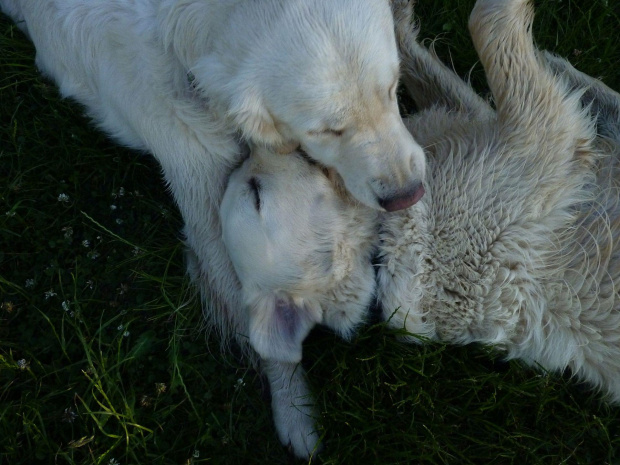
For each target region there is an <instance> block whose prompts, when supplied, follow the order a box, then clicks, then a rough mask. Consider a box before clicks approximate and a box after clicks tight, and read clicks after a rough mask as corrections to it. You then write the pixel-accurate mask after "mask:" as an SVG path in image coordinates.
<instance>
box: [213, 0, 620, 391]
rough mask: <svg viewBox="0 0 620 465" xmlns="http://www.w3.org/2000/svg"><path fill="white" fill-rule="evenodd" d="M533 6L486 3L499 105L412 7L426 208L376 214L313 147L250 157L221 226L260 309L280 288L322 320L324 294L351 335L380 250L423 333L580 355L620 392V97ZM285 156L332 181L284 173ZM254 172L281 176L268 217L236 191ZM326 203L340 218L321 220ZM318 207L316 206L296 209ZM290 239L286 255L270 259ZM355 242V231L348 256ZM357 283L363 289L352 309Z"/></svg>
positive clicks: (532, 352)
mask: <svg viewBox="0 0 620 465" xmlns="http://www.w3.org/2000/svg"><path fill="white" fill-rule="evenodd" d="M532 17H533V13H532V8H531V5H529V2H528V1H527V0H479V1H478V3H477V4H476V7H475V9H474V11H473V13H472V16H471V20H470V30H471V33H472V38H473V41H474V44H475V47H476V50H477V51H478V54H479V57H480V60H481V62H482V65H483V66H484V69H485V71H486V75H487V79H488V82H489V86H490V89H491V91H492V94H493V97H494V99H495V103H496V107H497V111H496V112H494V111H493V110H492V109H491V107H490V106H489V105H488V104H487V103H486V102H485V101H483V100H482V99H481V98H480V97H478V96H477V95H476V94H475V93H474V92H473V91H472V89H471V88H470V87H469V86H468V85H467V84H465V83H464V82H463V81H462V80H460V79H458V78H457V77H456V76H455V75H454V74H453V73H452V72H451V71H450V70H449V69H447V68H446V67H445V66H444V65H443V64H441V63H440V62H439V61H438V60H437V59H436V58H435V57H434V56H433V55H432V54H431V53H429V52H428V51H427V50H426V49H424V48H423V47H421V46H420V45H419V44H417V43H416V42H415V35H416V32H415V31H412V30H411V27H410V25H409V18H410V16H409V15H407V14H405V15H403V16H402V18H401V19H400V21H399V23H398V30H399V37H400V38H401V49H402V53H403V63H404V65H405V70H404V76H403V80H404V82H405V84H406V85H407V86H408V88H409V91H410V93H411V94H412V97H413V99H414V101H415V103H416V105H417V106H418V107H419V108H421V109H422V111H421V112H420V113H419V114H417V115H416V116H414V117H413V118H411V119H410V120H408V122H407V124H408V127H409V128H410V129H411V131H412V132H413V134H414V136H415V137H416V138H417V140H419V141H421V142H423V144H424V145H425V146H426V147H427V148H428V153H429V154H430V155H431V156H430V157H429V178H430V179H429V181H428V185H427V194H426V195H425V196H424V198H423V199H422V200H421V201H420V202H418V203H417V204H416V205H415V206H412V207H411V208H409V209H407V210H403V211H401V212H397V213H388V214H383V215H382V216H381V218H380V221H379V222H378V223H377V222H375V221H374V219H375V218H376V215H377V214H376V213H375V212H373V211H371V210H368V209H365V208H363V207H360V206H355V207H352V206H351V205H349V204H347V200H346V196H347V194H346V193H345V192H343V191H342V189H340V188H339V186H336V187H334V188H332V189H331V190H329V189H326V187H325V183H326V182H327V179H326V177H325V174H324V173H323V172H322V171H321V168H320V167H318V166H310V165H308V166H306V168H303V165H304V164H307V162H306V161H304V159H303V158H300V157H297V158H296V157H289V158H286V159H285V160H279V161H278V163H277V164H275V165H274V166H271V165H270V163H269V160H272V158H269V157H265V156H259V158H258V160H252V158H250V160H248V161H247V162H246V164H245V165H244V166H243V167H242V168H241V171H240V172H239V173H237V174H235V176H233V177H231V182H230V186H229V189H228V191H227V193H226V201H227V202H231V203H234V204H235V205H236V208H227V209H226V214H224V215H223V221H224V223H223V226H224V231H225V232H226V235H225V238H226V244H227V246H229V247H230V248H231V249H233V248H234V249H235V250H236V253H235V254H234V255H233V262H234V265H235V268H236V269H237V270H239V275H240V278H241V283H242V287H243V290H244V295H245V296H246V299H248V300H247V303H248V304H249V305H253V304H254V303H257V304H258V305H260V302H261V299H264V297H262V296H263V295H265V294H268V293H269V292H271V294H272V296H274V295H278V296H287V297H286V298H288V299H290V300H293V301H295V302H296V303H297V305H296V307H295V312H294V314H293V315H291V314H290V313H289V312H287V313H286V314H285V315H286V316H285V318H284V319H285V320H286V321H287V322H291V327H293V328H295V327H296V325H297V324H300V322H303V321H305V320H307V319H312V318H314V319H315V320H316V317H315V316H314V315H315V313H314V310H308V309H306V308H305V307H304V306H303V305H302V304H303V302H305V301H306V300H308V301H310V302H320V303H319V304H318V305H320V306H321V309H322V312H323V315H324V320H325V322H328V324H330V323H329V321H333V318H334V314H336V315H338V314H340V313H341V312H343V313H342V315H343V316H344V315H347V318H342V317H341V318H340V319H339V320H337V323H336V324H335V325H334V324H333V323H332V324H331V325H332V326H335V327H336V328H337V330H339V331H340V332H346V331H347V330H348V328H350V327H351V326H352V325H354V324H355V323H356V321H357V318H356V317H355V316H353V317H351V316H348V315H349V314H350V313H349V312H352V313H353V315H356V314H357V312H359V311H360V310H359V308H358V307H357V305H358V304H364V303H365V302H367V301H368V299H369V296H370V295H371V294H372V288H371V287H370V286H369V285H368V283H367V282H366V281H365V280H366V279H368V275H369V274H370V271H369V270H370V269H371V268H372V265H371V262H370V260H367V261H366V263H365V265H364V266H363V267H355V266H354V265H353V263H355V262H356V261H358V262H359V260H366V258H367V257H368V255H369V254H372V248H373V247H377V246H378V248H379V261H380V264H379V268H378V277H377V293H378V297H379V299H380V301H381V303H382V305H383V308H384V317H385V319H386V320H388V324H389V325H391V326H393V327H396V328H405V329H406V330H407V331H408V332H409V333H411V334H412V335H411V337H409V338H408V340H410V341H419V340H420V339H419V338H418V337H417V336H414V334H415V335H423V336H426V337H428V338H431V339H436V340H442V341H448V342H453V343H458V344H464V343H469V342H474V341H479V342H483V343H487V344H496V345H497V346H498V347H499V348H501V349H504V350H506V352H507V355H508V357H509V358H521V359H523V360H524V361H526V362H528V363H532V364H540V365H542V366H543V367H545V368H547V369H551V370H564V369H566V368H569V369H570V370H571V371H572V373H573V374H574V375H575V376H576V377H577V378H580V379H582V380H585V381H587V382H589V383H590V384H592V385H594V386H596V387H600V388H602V389H603V390H604V391H605V392H606V393H608V394H609V395H610V397H611V399H612V400H613V401H616V402H620V297H619V295H618V287H619V286H620V95H619V94H617V93H616V92H614V91H612V90H611V89H609V88H607V87H606V86H605V85H603V84H602V83H601V82H599V81H596V80H594V79H592V78H590V77H589V76H586V75H584V74H582V73H579V72H578V71H576V70H575V69H574V68H572V67H571V65H570V64H569V63H568V62H567V61H565V60H562V59H560V58H557V57H553V56H551V55H546V54H541V53H540V52H538V51H537V50H536V49H535V48H534V46H533V42H532V37H531V22H532ZM282 163H284V164H287V165H290V166H289V168H288V170H294V171H298V172H304V171H303V170H304V169H305V170H306V171H309V173H308V174H306V175H305V176H308V177H314V178H317V179H319V178H320V177H321V176H323V180H316V181H312V182H307V183H304V184H299V185H298V186H294V187H293V186H290V185H287V184H283V183H282V182H281V180H279V179H277V178H278V176H279V175H278V173H279V172H280V171H281V170H284V169H286V168H283V167H282V166H281V164H282ZM256 176H258V178H257V179H259V180H262V179H266V180H268V181H266V182H265V189H264V191H263V192H262V195H261V197H260V213H254V212H252V211H251V206H248V205H245V204H246V203H249V204H251V203H252V197H251V195H252V194H251V193H250V194H247V196H248V197H244V196H243V194H242V193H241V192H240V191H239V188H238V184H239V183H244V182H247V180H248V179H250V180H251V179H253V178H254V177H256ZM297 187H298V188H297ZM249 191H250V192H251V189H250V190H249ZM343 196H344V198H343ZM282 197H286V198H287V201H286V202H276V201H274V200H273V199H280V198H282ZM319 199H320V200H319ZM318 202H321V207H322V208H321V215H322V216H323V217H326V218H328V220H325V221H320V220H319V218H316V216H315V215H316V213H315V212H316V211H317V210H318V209H319V207H317V203H318ZM330 209H331V210H333V211H332V212H331V213H329V212H328V211H326V210H330ZM256 214H260V217H261V218H264V219H265V220H264V221H258V220H256V217H255V215H256ZM351 215H354V218H351ZM304 217H309V218H312V219H311V220H309V221H307V222H302V223H298V222H297V221H295V220H296V219H297V218H304ZM355 217H357V220H356V219H355ZM338 218H341V220H340V221H338ZM290 219H292V221H291V220H290ZM369 219H370V220H371V221H370V222H369ZM274 224H277V225H278V226H277V228H273V227H271V225H274ZM351 225H353V226H351ZM377 225H378V226H379V227H380V232H379V233H378V234H377V235H376V236H375V241H374V242H375V243H374V245H373V241H369V240H368V234H369V233H370V234H371V235H372V234H373V233H374V228H375V227H376V226H377ZM250 228H251V230H252V233H251V234H248V233H247V231H248V230H249V229H250ZM283 228H284V229H286V230H285V231H283V230H282V229H283ZM250 236H251V237H250ZM276 243H277V246H278V249H279V250H280V251H281V253H280V254H278V255H272V250H273V245H272V244H276ZM342 243H345V244H349V245H350V246H351V244H352V246H351V247H352V248H351V249H350V251H349V253H348V254H344V255H342V254H341V253H340V251H339V247H338V246H339V244H342ZM295 250H301V251H303V253H302V254H293V253H288V251H295ZM313 250H314V256H313V254H312V253H313V252H312V251H313ZM263 254H266V255H268V257H265V256H263ZM272 257H273V259H274V260H273V261H272V260H271V258H272ZM350 257H353V260H351V258H350ZM257 263H261V266H260V267H259V266H258V265H257ZM308 263H313V264H316V263H318V264H319V266H318V267H317V268H313V267H309V266H308V265H307V264H308ZM321 269H323V270H324V272H323V274H322V275H321V273H320V271H321ZM280 270H287V273H288V276H287V277H289V276H291V275H292V276H294V277H295V279H289V280H287V279H284V278H283V277H282V276H281V275H280V274H279V271H280ZM290 270H294V271H290ZM336 270H338V271H336ZM341 270H346V272H345V273H344V275H343V274H341V273H340V272H341ZM306 271H307V273H306ZM338 273H340V274H338ZM335 274H338V276H339V279H335V278H333V275H335ZM326 277H327V278H328V281H327V284H326V283H325V281H324V278H326ZM360 283H364V284H363V285H360ZM342 289H351V290H352V291H351V292H350V293H349V295H348V297H349V299H350V301H349V303H348V306H344V307H343V305H342V298H343V295H345V293H346V292H344V291H341V290H342ZM257 290H260V292H259V291H257ZM308 290H310V291H308ZM258 296H261V297H258ZM333 296H335V299H334V301H333V302H332V301H330V299H332V298H333ZM310 307H311V308H312V309H314V306H310ZM342 324H344V328H342V327H341V325H342Z"/></svg>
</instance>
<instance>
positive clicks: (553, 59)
mask: <svg viewBox="0 0 620 465" xmlns="http://www.w3.org/2000/svg"><path fill="white" fill-rule="evenodd" d="M541 55H542V56H543V57H544V58H545V60H546V61H547V64H548V65H549V67H550V68H551V69H552V70H553V71H554V72H555V73H557V74H558V75H560V76H561V77H563V78H564V79H566V80H567V81H568V83H569V85H570V86H571V90H576V91H581V92H583V94H582V96H581V103H582V104H583V106H585V107H588V108H589V111H590V114H591V115H592V116H594V117H595V118H596V123H597V129H598V133H599V134H600V135H603V136H605V137H610V138H612V139H615V140H616V141H617V142H618V143H620V94H619V93H618V92H616V91H614V90H612V89H610V88H609V87H607V86H606V85H605V84H603V82H601V81H600V80H598V79H595V78H593V77H591V76H588V75H587V74H584V73H582V72H580V71H577V70H576V69H575V68H574V67H573V66H572V65H571V64H570V63H569V62H568V60H565V59H564V58H561V57H559V56H556V55H553V54H552V53H549V52H543V53H542V54H541Z"/></svg>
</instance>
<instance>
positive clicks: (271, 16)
mask: <svg viewBox="0 0 620 465" xmlns="http://www.w3.org/2000/svg"><path fill="white" fill-rule="evenodd" d="M241 8H244V9H245V10H244V11H243V12H238V13H237V16H238V17H235V18H236V19H231V20H230V23H229V27H228V29H230V28H231V26H230V25H233V24H234V25H237V26H236V27H238V28H239V30H236V31H234V33H235V36H234V37H228V36H226V37H227V38H226V39H225V40H224V39H222V41H223V42H225V44H226V45H225V46H224V45H220V46H219V48H217V53H216V52H214V53H213V54H211V55H209V56H207V57H203V58H202V59H201V60H199V63H198V65H197V66H196V67H195V68H194V69H193V72H194V74H195V75H196V79H197V83H198V86H199V87H201V88H202V89H203V90H204V91H205V93H206V95H207V96H208V98H209V99H210V101H212V102H214V103H216V104H217V103H218V102H219V104H217V106H219V107H220V108H224V110H225V112H226V113H227V114H228V115H229V116H230V117H231V118H232V120H233V121H234V122H235V125H236V126H237V127H239V128H240V129H241V131H242V132H243V134H244V135H245V137H246V138H247V139H248V140H251V141H252V142H253V143H255V144H257V145H264V146H268V147H270V148H271V149H275V150H276V151H280V152H287V151H290V150H292V149H293V148H294V147H296V146H298V145H301V147H302V148H303V150H304V151H305V152H306V153H307V154H308V155H309V156H310V157H311V158H313V159H314V160H317V161H319V162H320V163H321V164H323V165H324V166H327V167H330V168H333V169H335V170H336V171H337V172H338V173H339V174H340V176H341V177H342V179H343V180H344V184H345V186H346V188H347V190H348V191H349V192H350V193H351V194H352V195H353V196H354V197H355V198H356V199H357V200H359V201H360V202H362V203H363V204H364V205H366V206H368V207H371V208H374V209H377V210H387V211H394V210H399V209H403V208H406V207H408V206H410V205H412V204H413V203H415V202H417V201H418V200H419V199H420V197H421V196H422V195H423V194H424V188H423V187H422V181H423V177H424V171H425V158H424V152H423V150H422V148H421V147H420V146H419V145H418V144H417V143H416V142H415V140H414V139H413V137H412V136H411V135H410V134H409V132H408V131H407V130H406V129H405V126H404V125H403V123H402V120H401V118H400V116H399V111H398V105H397V102H396V88H397V85H398V77H399V60H398V53H397V47H396V40H395V35H394V21H393V17H392V13H391V10H390V5H389V3H388V1H387V0H363V1H362V0H338V1H334V0H305V1H286V2H250V3H248V4H246V3H243V6H242V7H241ZM256 9H258V10H259V11H254V10H256ZM251 10H252V11H251ZM233 16H234V15H233ZM242 26H243V30H241V27H242ZM214 40H215V39H214ZM240 51H241V52H240Z"/></svg>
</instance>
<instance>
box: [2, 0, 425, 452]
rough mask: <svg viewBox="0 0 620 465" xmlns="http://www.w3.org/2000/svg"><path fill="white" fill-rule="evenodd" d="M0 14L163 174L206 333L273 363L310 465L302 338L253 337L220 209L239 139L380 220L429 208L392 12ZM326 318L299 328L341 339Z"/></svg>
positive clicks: (221, 4)
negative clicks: (403, 113)
mask: <svg viewBox="0 0 620 465" xmlns="http://www.w3.org/2000/svg"><path fill="white" fill-rule="evenodd" d="M0 7H1V8H2V11H3V12H5V13H6V14H8V15H10V16H11V17H12V18H13V19H14V20H15V22H16V23H17V25H18V26H19V27H20V28H21V29H22V30H23V31H24V32H25V33H26V34H28V36H29V37H30V38H31V39H32V41H33V42H34V44H35V46H36V49H37V55H36V63H37V66H38V67H39V68H40V70H41V71H42V72H43V73H45V74H46V75H47V76H49V77H50V78H51V79H53V80H54V81H55V82H56V83H57V84H58V86H59V88H60V91H61V93H62V94H63V95H64V96H67V97H71V98H74V99H75V100H77V101H78V102H80V103H82V104H83V105H85V107H86V109H87V112H88V114H89V115H90V116H92V117H93V118H94V120H95V122H96V123H97V124H98V125H99V126H100V127H101V128H102V129H103V130H104V131H106V132H107V133H108V134H110V135H111V136H112V137H114V138H115V139H116V140H117V141H119V142H120V143H122V144H125V145H127V146H130V147H133V148H136V149H139V150H144V151H148V152H150V153H152V154H153V155H154V156H155V158H156V159H157V160H158V162H159V163H160V164H161V166H162V169H163V173H164V177H165V179H166V181H167V182H168V183H169V186H170V191H171V193H172V195H173V196H174V199H175V201H176V203H177V205H178V207H179V209H180V212H181V214H182V216H183V219H184V222H185V229H184V233H185V237H186V242H187V245H188V249H189V252H188V258H189V262H188V269H189V272H190V274H191V276H192V277H193V279H194V280H195V281H196V282H197V283H198V285H199V286H200V288H201V290H202V293H203V296H204V298H205V306H206V308H205V315H206V318H207V321H208V323H209V325H210V326H211V327H213V328H215V329H216V330H217V331H218V332H219V333H220V335H221V337H222V340H223V341H224V343H226V341H227V340H228V339H229V338H230V337H231V336H233V337H235V338H236V339H237V341H238V342H240V343H241V344H242V345H245V346H246V347H247V342H246V341H247V336H249V339H250V341H251V342H252V344H253V345H255V348H257V349H258V351H259V352H261V353H262V354H264V355H267V356H269V357H272V359H270V360H269V361H268V364H269V366H270V369H269V370H267V371H268V374H269V378H270V380H271V381H272V390H273V395H274V411H275V412H277V413H278V414H277V415H276V427H277V428H278V433H279V435H280V437H281V438H283V440H284V441H285V443H287V444H288V443H289V442H290V445H291V447H292V449H293V452H294V453H295V454H297V455H299V456H304V457H307V456H308V455H310V454H311V453H312V451H313V450H314V448H315V446H316V440H317V436H316V434H314V433H313V432H312V429H313V427H311V426H309V425H311V424H312V422H311V421H308V420H307V421H298V419H299V413H298V412H299V410H297V409H295V408H294V406H292V405H290V403H287V402H288V400H287V399H290V398H291V396H292V394H291V393H290V392H280V391H279V390H278V389H284V390H285V391H286V389H288V388H287V387H286V386H288V385H287V384H286V383H281V382H280V381H279V379H280V377H281V375H282V374H283V373H290V367H289V363H290V361H291V360H298V359H299V354H300V351H301V346H300V339H301V337H300V336H301V335H302V334H304V333H303V331H305V330H303V331H302V332H300V333H299V334H296V336H295V337H294V338H293V339H292V340H288V341H286V343H282V344H275V345H274V346H273V347H277V348H278V349H279V350H273V349H271V350H265V347H272V346H271V340H273V341H276V342H277V343H280V342H282V341H284V340H285V339H286V338H282V335H281V334H280V333H279V331H282V330H284V329H286V328H284V327H272V328H271V329H272V332H270V333H268V334H267V336H265V334H263V333H260V334H259V333H257V331H259V329H261V328H262V327H263V326H265V325H267V326H268V324H269V321H270V318H271V317H270V315H271V313H268V314H266V315H262V314H260V313H257V312H259V311H260V310H261V309H255V310H256V311H254V313H252V314H251V315H248V313H247V312H246V310H245V307H244V305H243V302H242V296H241V288H240V284H239V282H238V279H237V276H236V274H235V272H234V269H233V267H232V265H231V263H230V259H229V258H228V255H227V253H226V249H225V247H224V243H223V241H222V238H221V228H220V223H219V214H218V213H219V205H220V201H221V199H222V196H223V193H224V187H225V183H226V180H227V177H228V174H229V173H230V171H231V169H232V167H234V166H235V165H236V164H237V163H238V162H239V161H240V159H241V158H242V156H243V155H244V154H243V153H242V152H243V151H242V148H241V144H240V143H239V138H240V136H244V137H245V138H246V139H248V140H251V142H252V143H254V144H256V145H257V146H259V147H262V146H265V147H266V146H269V147H272V148H275V149H276V150H278V151H280V152H285V151H287V150H288V151H290V150H291V149H292V148H293V147H295V146H297V145H300V144H301V146H302V147H303V148H304V149H305V151H306V152H307V153H308V154H309V155H310V156H311V157H313V158H315V159H318V160H320V161H321V162H322V163H324V164H326V165H329V166H331V167H333V168H334V169H335V170H336V171H338V172H339V173H340V174H341V175H342V177H343V179H344V183H345V184H346V187H347V188H348V189H349V190H350V191H351V192H352V194H353V195H354V196H355V197H357V198H358V199H359V200H360V201H361V202H363V203H365V204H366V205H368V206H370V207H372V208H375V209H381V208H385V209H388V210H394V209H397V208H404V207H405V206H408V205H410V204H412V203H414V202H415V201H417V200H418V199H419V197H420V195H421V193H423V190H421V185H422V184H421V182H422V180H423V173H424V156H423V152H422V150H421V148H420V146H419V145H418V144H417V143H416V142H415V141H414V140H413V138H412V137H411V135H410V134H409V132H408V131H407V130H406V128H405V127H404V125H403V124H402V122H401V121H400V119H399V118H398V108H397V104H396V100H395V86H396V80H397V77H398V56H397V49H396V43H395V38H394V30H393V19H392V15H391V11H390V7H389V3H388V0H363V1H362V0H339V1H337V2H335V1H333V0H261V1H254V0H226V1H224V0H222V1H217V0H105V1H101V2H96V1H88V0H45V1H43V0H0ZM269 302H271V305H272V307H273V308H271V309H270V310H269V311H270V312H272V313H273V312H274V311H275V310H276V307H274V305H275V303H277V302H278V301H277V300H273V299H272V300H271V301H269V300H268V299H267V300H263V306H262V307H261V308H262V309H265V308H266V307H268V306H269ZM277 308H279V309H280V310H281V309H282V308H283V307H282V306H281V305H280V306H277ZM320 313H321V311H320V310H319V309H318V308H315V307H308V313H307V316H308V319H307V320H305V321H304V322H303V324H302V325H301V327H307V326H308V325H310V324H313V323H314V322H317V321H325V322H327V323H330V322H331V323H330V325H331V326H332V327H338V325H339V323H338V317H336V316H333V315H332V316H330V317H327V316H324V315H322V314H320ZM353 320H354V323H356V322H357V321H359V318H358V317H357V316H354V318H353ZM343 332H344V333H345V334H346V333H347V330H344V331H343ZM265 337H266V338H265ZM287 344H288V345H287ZM278 363H280V364H281V366H280V373H279V374H278V370H277V367H278ZM300 373H302V371H301V369H299V370H298V371H297V376H301V378H299V379H302V380H303V375H299V374H300ZM293 384H294V385H297V384H298V383H293ZM278 386H279V387H278ZM304 389H305V388H304ZM304 389H299V391H300V392H301V391H304ZM278 399H280V400H278ZM279 402H284V404H282V403H279ZM287 415H290V418H288V417H287ZM300 438H305V439H300ZM308 438H309V439H308Z"/></svg>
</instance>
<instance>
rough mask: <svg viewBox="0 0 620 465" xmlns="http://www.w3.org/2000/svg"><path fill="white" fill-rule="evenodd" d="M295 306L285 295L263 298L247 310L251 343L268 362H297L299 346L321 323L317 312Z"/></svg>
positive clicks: (299, 357) (302, 305) (299, 359)
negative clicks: (248, 311) (316, 325)
mask: <svg viewBox="0 0 620 465" xmlns="http://www.w3.org/2000/svg"><path fill="white" fill-rule="evenodd" d="M316 310H317V309H314V311H313V309H311V308H309V307H307V306H306V305H304V304H296V303H295V302H294V301H293V299H292V298H290V297H288V296H274V295H270V296H266V297H263V298H259V299H257V300H255V301H254V303H253V305H252V306H251V307H250V344H251V345H252V347H253V348H254V350H256V352H258V354H259V355H260V356H261V357H262V358H264V359H267V360H277V361H280V362H290V363H297V362H299V361H301V352H302V343H303V341H304V339H305V338H306V336H307V335H308V333H309V332H310V330H311V329H312V328H313V327H314V325H315V324H317V323H319V322H320V320H321V312H320V309H319V310H318V311H316Z"/></svg>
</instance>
